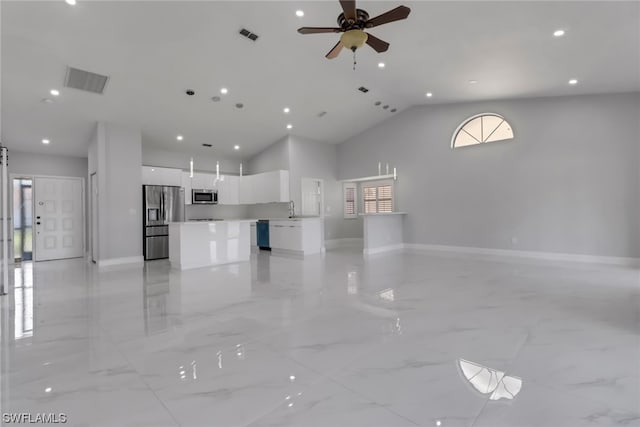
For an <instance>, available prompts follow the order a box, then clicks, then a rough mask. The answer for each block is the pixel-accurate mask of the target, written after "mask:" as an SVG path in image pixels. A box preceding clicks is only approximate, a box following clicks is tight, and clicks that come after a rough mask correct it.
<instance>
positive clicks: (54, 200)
mask: <svg viewBox="0 0 640 427" xmlns="http://www.w3.org/2000/svg"><path fill="white" fill-rule="evenodd" d="M33 190H34V191H33V193H34V203H35V220H34V222H35V231H36V238H35V241H36V247H35V260H36V261H47V260H52V259H62V258H76V257H81V256H83V255H84V254H83V252H84V242H83V240H84V224H83V222H84V218H83V194H82V192H83V191H82V179H81V178H43V177H42V178H41V177H36V178H35V179H34V189H33Z"/></svg>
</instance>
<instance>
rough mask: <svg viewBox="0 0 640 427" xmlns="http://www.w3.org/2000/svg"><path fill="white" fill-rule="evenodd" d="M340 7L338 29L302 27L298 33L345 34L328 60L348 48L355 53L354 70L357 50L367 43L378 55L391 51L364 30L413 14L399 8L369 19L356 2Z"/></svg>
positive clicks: (342, 1)
mask: <svg viewBox="0 0 640 427" xmlns="http://www.w3.org/2000/svg"><path fill="white" fill-rule="evenodd" d="M340 5H341V6H342V10H343V13H341V14H340V15H338V27H302V28H298V32H299V33H300V34H319V33H343V34H342V35H341V36H340V41H338V43H337V44H336V45H335V46H334V47H333V49H331V50H330V51H329V53H327V55H326V57H327V59H333V58H335V57H337V56H338V55H339V54H340V52H341V51H342V49H343V48H345V47H346V48H347V49H350V50H351V51H353V55H354V62H353V64H354V69H355V52H356V49H358V48H360V47H362V46H364V44H365V43H366V44H368V45H369V46H371V47H372V48H373V49H374V50H375V51H376V52H378V53H380V52H386V51H387V49H389V43H387V42H385V41H384V40H380V39H379V38H377V37H375V36H372V35H371V34H369V33H367V32H365V31H364V30H365V29H368V28H373V27H377V26H379V25H382V24H388V23H389V22H394V21H400V20H402V19H406V18H407V16H409V13H410V12H411V9H409V8H408V7H406V6H398V7H396V8H395V9H391V10H390V11H388V12H385V13H383V14H382V15H378V16H376V17H375V18H371V19H369V14H368V13H367V12H366V11H364V10H362V9H356V2H355V0H340Z"/></svg>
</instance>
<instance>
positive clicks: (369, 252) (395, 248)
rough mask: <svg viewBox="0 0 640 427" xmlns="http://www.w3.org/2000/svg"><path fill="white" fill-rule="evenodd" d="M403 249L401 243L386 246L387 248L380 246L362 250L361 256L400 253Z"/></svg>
mask: <svg viewBox="0 0 640 427" xmlns="http://www.w3.org/2000/svg"><path fill="white" fill-rule="evenodd" d="M403 249H404V244H403V243H398V244H396V245H387V246H380V247H377V248H371V249H366V248H365V249H364V250H363V251H362V253H363V254H365V255H376V254H381V253H386V252H394V251H401V250H403Z"/></svg>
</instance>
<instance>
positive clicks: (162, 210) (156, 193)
mask: <svg viewBox="0 0 640 427" xmlns="http://www.w3.org/2000/svg"><path fill="white" fill-rule="evenodd" d="M142 204H143V210H142V212H143V223H144V227H143V233H144V234H143V242H142V248H143V253H144V259H145V260H149V259H161V258H169V223H170V222H179V221H184V189H183V188H182V187H169V186H164V185H143V186H142Z"/></svg>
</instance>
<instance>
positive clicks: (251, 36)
mask: <svg viewBox="0 0 640 427" xmlns="http://www.w3.org/2000/svg"><path fill="white" fill-rule="evenodd" d="M240 34H241V35H243V36H245V37H246V38H248V39H249V40H252V41H256V40H258V35H257V34H254V33H252V32H251V31H249V30H247V29H246V28H243V29H241V30H240Z"/></svg>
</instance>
